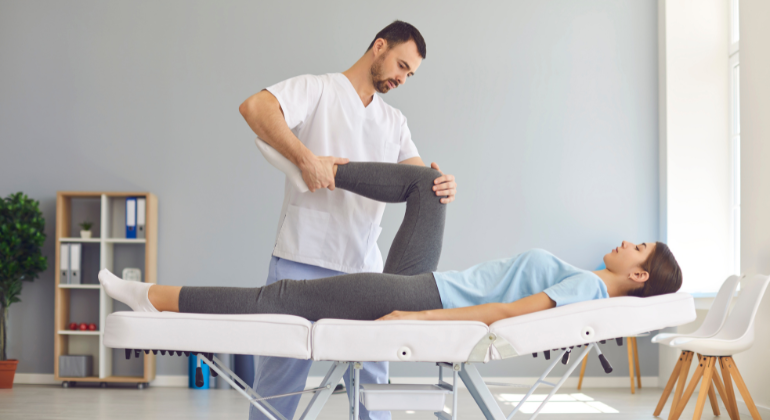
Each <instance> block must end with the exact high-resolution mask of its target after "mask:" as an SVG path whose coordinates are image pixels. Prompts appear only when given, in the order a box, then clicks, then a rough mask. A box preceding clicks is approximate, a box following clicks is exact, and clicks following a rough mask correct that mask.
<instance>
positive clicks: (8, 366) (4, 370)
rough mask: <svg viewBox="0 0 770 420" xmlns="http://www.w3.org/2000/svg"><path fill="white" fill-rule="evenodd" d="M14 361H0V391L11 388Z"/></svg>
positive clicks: (14, 369) (14, 366)
mask: <svg viewBox="0 0 770 420" xmlns="http://www.w3.org/2000/svg"><path fill="white" fill-rule="evenodd" d="M18 364H19V361H18V360H16V359H11V360H2V361H0V389H9V388H13V377H14V376H15V375H16V365H18Z"/></svg>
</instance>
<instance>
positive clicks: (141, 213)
mask: <svg viewBox="0 0 770 420" xmlns="http://www.w3.org/2000/svg"><path fill="white" fill-rule="evenodd" d="M146 214H147V200H146V199H145V198H144V197H140V198H137V199H136V237H137V238H144V237H145V234H144V225H145V219H146V217H147V216H146Z"/></svg>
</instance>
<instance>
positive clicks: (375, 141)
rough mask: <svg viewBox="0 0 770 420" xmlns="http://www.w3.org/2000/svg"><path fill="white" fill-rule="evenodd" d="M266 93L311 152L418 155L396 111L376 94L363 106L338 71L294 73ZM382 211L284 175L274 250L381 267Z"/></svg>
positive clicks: (333, 265)
mask: <svg viewBox="0 0 770 420" xmlns="http://www.w3.org/2000/svg"><path fill="white" fill-rule="evenodd" d="M267 90H268V91H269V92H270V93H272V94H273V95H274V96H275V97H276V98H277V99H278V102H279V103H280V104H281V108H282V109H283V115H284V117H285V119H286V123H287V124H288V125H289V128H290V129H291V130H292V132H293V133H294V135H296V136H297V138H298V139H299V140H300V141H301V142H302V143H303V144H304V145H305V146H306V147H307V148H308V149H310V151H312V152H313V153H314V154H315V155H316V156H337V157H343V158H349V159H350V160H351V161H360V162H390V163H398V162H401V161H403V160H406V159H409V158H412V157H415V156H419V154H418V153H417V147H416V146H415V145H414V142H412V135H411V133H410V132H409V128H408V127H407V125H406V117H404V115H403V114H401V111H399V110H397V109H395V108H393V107H392V106H390V105H388V104H386V103H385V102H384V101H383V100H382V99H381V98H380V97H379V96H378V95H377V94H375V95H374V99H373V100H372V102H371V103H370V104H369V105H368V106H366V107H364V104H363V102H361V99H360V97H359V96H358V93H357V92H356V90H355V88H354V87H353V85H352V84H351V83H350V80H348V78H347V77H345V75H343V74H341V73H333V74H325V75H322V76H314V75H304V76H297V77H294V78H291V79H288V80H284V81H283V82H280V83H278V84H276V85H273V86H271V87H269V88H267ZM384 211H385V203H380V202H377V201H374V200H371V199H368V198H365V197H361V196H359V195H356V194H354V193H352V192H349V191H344V190H342V189H339V188H337V189H335V190H334V191H329V190H328V189H323V190H316V191H315V192H313V193H311V192H306V193H300V192H299V191H298V190H297V189H296V188H295V187H294V186H293V185H292V183H290V182H289V181H288V180H287V181H286V183H285V193H284V199H283V208H282V209H281V217H280V219H279V222H278V234H277V236H276V241H275V248H274V249H273V255H275V256H276V257H280V258H285V259H288V260H292V261H297V262H301V263H305V264H312V265H315V266H319V267H324V268H328V269H330V270H336V271H342V272H346V273H360V272H381V271H382V267H383V263H382V254H381V253H380V249H379V248H378V247H377V238H378V237H379V235H380V232H381V231H382V228H381V227H380V221H381V220H382V213H383V212H384Z"/></svg>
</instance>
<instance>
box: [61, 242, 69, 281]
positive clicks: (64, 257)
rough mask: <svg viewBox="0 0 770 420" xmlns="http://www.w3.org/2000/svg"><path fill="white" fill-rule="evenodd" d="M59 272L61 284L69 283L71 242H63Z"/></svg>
mask: <svg viewBox="0 0 770 420" xmlns="http://www.w3.org/2000/svg"><path fill="white" fill-rule="evenodd" d="M59 269H60V270H61V272H60V274H59V283H60V284H69V282H70V244H61V248H60V250H59Z"/></svg>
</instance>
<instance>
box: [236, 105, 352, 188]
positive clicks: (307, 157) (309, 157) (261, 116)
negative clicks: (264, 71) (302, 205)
mask: <svg viewBox="0 0 770 420" xmlns="http://www.w3.org/2000/svg"><path fill="white" fill-rule="evenodd" d="M238 109H239V111H240V112H241V115H243V118H244V119H245V120H246V123H247V124H249V127H251V129H252V130H253V131H254V133H256V135H257V136H259V138H261V139H262V140H264V141H265V142H266V143H267V144H269V145H270V146H272V147H273V148H274V149H275V150H277V151H278V153H280V154H282V155H283V156H285V157H286V158H287V159H289V160H290V161H291V162H292V163H293V164H295V165H297V167H298V168H299V169H300V171H302V178H303V179H304V180H305V184H307V187H308V189H310V191H315V190H317V189H319V188H329V189H330V190H333V189H334V174H333V171H332V167H333V166H334V165H335V164H339V165H343V164H345V163H347V162H348V160H347V159H341V158H335V157H333V156H320V157H319V156H316V155H315V154H313V152H311V151H310V149H308V148H307V147H305V145H304V144H302V142H301V141H299V139H298V138H297V136H295V135H294V133H292V131H291V129H289V126H288V125H287V124H286V120H285V119H284V116H283V110H282V109H281V104H280V103H279V102H278V99H276V97H275V96H273V94H272V93H270V92H268V91H267V90H263V91H261V92H259V93H256V94H254V95H252V96H251V97H249V98H248V99H246V100H245V101H244V102H243V103H242V104H241V106H240V107H239V108H238Z"/></svg>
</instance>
